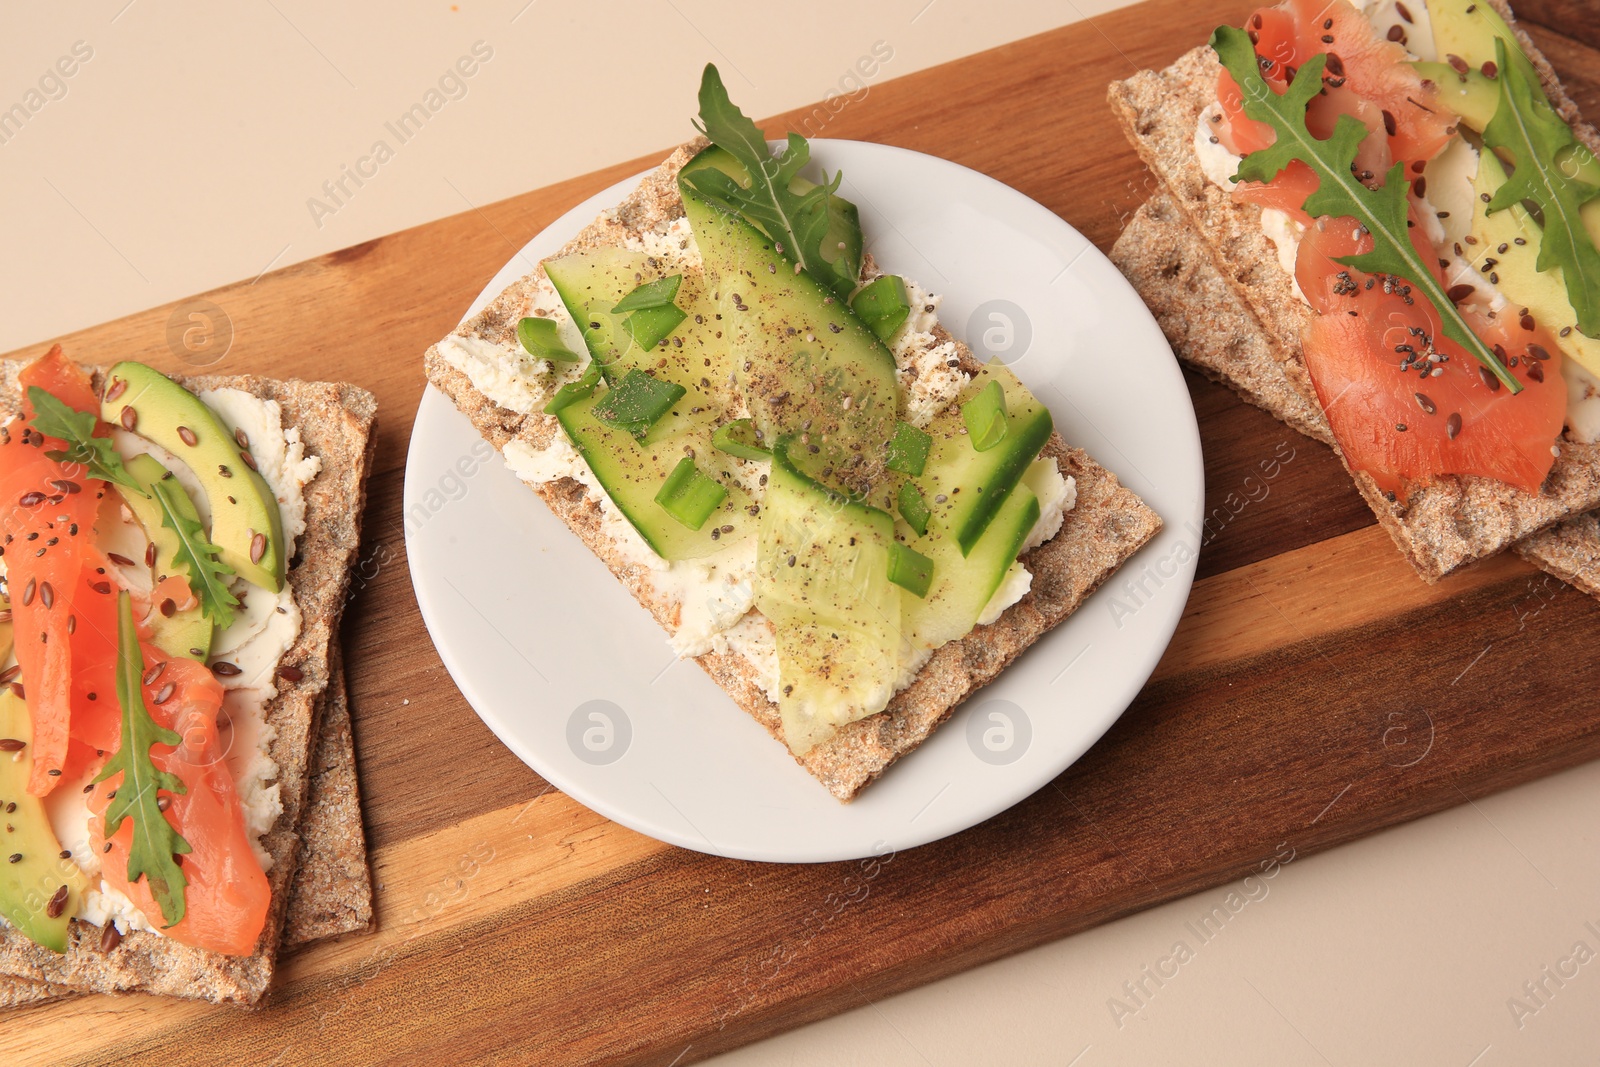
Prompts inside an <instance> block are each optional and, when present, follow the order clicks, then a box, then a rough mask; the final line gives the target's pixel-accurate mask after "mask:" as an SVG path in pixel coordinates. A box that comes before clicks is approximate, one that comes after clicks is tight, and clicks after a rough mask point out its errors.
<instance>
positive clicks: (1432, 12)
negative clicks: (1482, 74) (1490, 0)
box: [1428, 0, 1539, 114]
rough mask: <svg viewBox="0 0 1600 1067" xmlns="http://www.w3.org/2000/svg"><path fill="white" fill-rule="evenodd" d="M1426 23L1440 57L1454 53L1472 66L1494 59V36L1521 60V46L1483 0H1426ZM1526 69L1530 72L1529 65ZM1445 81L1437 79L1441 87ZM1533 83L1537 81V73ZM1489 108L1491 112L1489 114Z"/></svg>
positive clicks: (1475, 67)
mask: <svg viewBox="0 0 1600 1067" xmlns="http://www.w3.org/2000/svg"><path fill="white" fill-rule="evenodd" d="M1428 23H1429V25H1430V27H1431V28H1432V30H1433V44H1434V48H1435V50H1436V51H1437V53H1438V55H1440V56H1441V57H1447V56H1457V57H1459V58H1460V59H1462V60H1463V61H1465V63H1466V64H1467V66H1468V67H1470V68H1471V69H1472V70H1478V69H1480V68H1481V67H1482V66H1483V65H1484V64H1485V63H1492V62H1494V56H1495V53H1494V41H1495V38H1496V37H1499V38H1501V39H1502V40H1504V41H1505V42H1506V48H1507V49H1508V50H1509V51H1510V53H1511V54H1512V55H1513V56H1516V57H1517V58H1518V59H1519V60H1520V61H1521V62H1523V63H1526V62H1527V58H1526V57H1525V56H1523V55H1522V46H1521V45H1520V44H1518V43H1517V38H1516V35H1515V34H1513V33H1512V32H1511V27H1510V26H1507V25H1506V20H1505V19H1503V18H1501V17H1500V13H1499V12H1498V11H1496V10H1495V9H1494V8H1493V6H1491V5H1489V4H1487V3H1484V2H1482V0H1428ZM1529 73H1530V74H1532V69H1531V67H1530V69H1529ZM1444 84H1445V83H1444V82H1442V81H1441V82H1440V83H1439V85H1440V87H1441V88H1443V87H1444ZM1533 84H1535V85H1538V84H1539V79H1538V77H1537V76H1535V77H1534V78H1533ZM1492 113H1493V112H1492V110H1491V114H1492Z"/></svg>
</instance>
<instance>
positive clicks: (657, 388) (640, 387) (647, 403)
mask: <svg viewBox="0 0 1600 1067" xmlns="http://www.w3.org/2000/svg"><path fill="white" fill-rule="evenodd" d="M687 392H688V390H687V389H685V388H684V387H683V386H681V385H679V384H677V383H676V382H664V381H662V380H661V379H659V378H655V377H652V376H651V375H649V374H647V373H645V372H644V371H642V370H639V369H638V368H637V367H635V368H634V369H633V370H630V371H629V372H628V373H627V374H624V375H623V376H622V377H621V378H620V379H619V380H618V381H617V382H616V383H615V384H614V385H612V386H611V388H610V389H609V390H607V392H606V395H605V396H603V397H601V398H600V402H599V403H598V404H596V405H595V406H594V417H595V418H597V419H599V420H600V421H601V422H603V423H605V424H606V425H607V426H615V427H616V428H617V429H619V430H624V431H626V432H628V433H631V434H633V436H634V437H635V438H636V439H638V440H640V441H642V440H644V436H645V434H646V433H648V432H649V431H650V427H652V426H654V425H655V424H656V422H657V421H659V420H660V418H661V417H662V416H663V415H665V414H666V413H667V412H669V411H671V410H672V405H674V404H676V403H677V402H678V401H679V400H681V399H683V395H684V394H685V393H687Z"/></svg>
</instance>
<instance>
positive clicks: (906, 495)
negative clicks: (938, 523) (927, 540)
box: [895, 482, 933, 537]
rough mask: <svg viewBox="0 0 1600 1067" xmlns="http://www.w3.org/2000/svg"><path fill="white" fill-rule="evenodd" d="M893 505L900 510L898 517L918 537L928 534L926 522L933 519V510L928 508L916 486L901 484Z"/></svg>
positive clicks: (908, 483) (906, 483)
mask: <svg viewBox="0 0 1600 1067" xmlns="http://www.w3.org/2000/svg"><path fill="white" fill-rule="evenodd" d="M895 503H896V505H897V507H898V508H899V509H900V517H901V518H902V519H904V520H906V525H907V526H909V527H911V528H912V529H913V530H915V531H916V532H917V536H918V537H921V536H922V535H923V534H925V533H927V532H928V520H929V519H930V518H932V517H933V509H932V508H930V507H928V501H927V500H926V499H924V498H923V495H922V493H921V491H919V490H918V489H917V487H916V486H914V485H912V484H911V483H910V482H903V483H902V484H901V486H900V494H899V496H898V497H897V499H896V501H895Z"/></svg>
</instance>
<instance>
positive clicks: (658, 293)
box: [611, 274, 683, 315]
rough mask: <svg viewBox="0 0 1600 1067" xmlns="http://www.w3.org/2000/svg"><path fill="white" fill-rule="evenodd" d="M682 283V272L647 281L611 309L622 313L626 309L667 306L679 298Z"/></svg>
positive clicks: (634, 309) (616, 312)
mask: <svg viewBox="0 0 1600 1067" xmlns="http://www.w3.org/2000/svg"><path fill="white" fill-rule="evenodd" d="M682 284H683V275H681V274H674V275H672V276H671V277H669V278H657V279H656V280H655V281H653V282H645V283H644V284H643V285H641V286H639V288H637V289H635V290H634V291H633V292H631V293H629V294H628V295H627V296H625V297H623V298H622V299H621V300H620V301H618V302H617V306H616V307H614V308H612V309H611V314H613V315H620V314H622V313H623V312H624V311H639V310H642V309H644V308H658V307H665V306H666V305H668V304H670V303H672V302H673V300H675V299H677V296H678V286H680V285H682Z"/></svg>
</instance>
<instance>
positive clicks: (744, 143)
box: [682, 63, 856, 297]
mask: <svg viewBox="0 0 1600 1067" xmlns="http://www.w3.org/2000/svg"><path fill="white" fill-rule="evenodd" d="M695 129H697V130H699V131H700V132H701V133H703V134H704V135H705V136H706V137H708V138H710V140H711V143H712V144H714V145H716V146H717V147H718V148H720V149H722V150H723V151H724V152H727V153H728V154H729V155H730V156H732V157H733V158H734V159H736V160H738V161H739V163H740V165H742V166H743V167H744V169H745V172H746V173H747V174H748V175H749V176H750V185H749V186H748V187H746V186H742V185H740V184H739V183H738V182H737V181H735V180H734V179H733V178H731V177H729V176H728V175H727V174H725V173H724V172H723V171H721V170H718V169H717V168H715V167H703V168H699V169H696V170H694V171H691V172H688V173H685V174H684V175H683V176H682V181H683V182H684V183H685V184H686V185H688V186H689V187H690V188H691V189H693V190H694V191H695V192H696V193H698V194H700V195H701V196H702V197H704V198H705V199H707V200H709V201H711V202H712V203H713V204H715V205H716V206H718V207H719V208H721V209H722V210H724V211H728V212H731V213H733V214H736V215H740V216H743V217H744V218H745V219H747V220H749V221H750V222H751V223H753V224H754V225H756V226H757V227H759V228H760V229H761V231H762V232H763V233H765V234H766V235H767V236H768V237H770V238H772V240H773V242H774V244H775V247H776V249H777V251H778V252H779V253H780V254H782V255H783V256H784V257H785V258H786V259H788V260H789V261H790V262H791V263H797V264H799V265H800V267H801V268H802V269H803V270H805V271H806V272H807V273H808V274H810V275H811V276H812V277H813V278H815V279H816V280H817V281H819V282H821V283H822V284H824V285H826V286H828V287H829V288H831V289H833V290H834V291H835V292H837V293H838V294H839V295H840V296H842V297H848V296H849V295H850V293H851V291H852V290H854V289H855V287H856V279H855V277H853V276H850V277H847V276H846V275H849V274H851V271H850V268H849V265H848V264H844V263H843V262H842V260H841V263H840V265H839V266H837V267H836V266H835V265H834V264H833V263H830V262H829V260H828V258H827V257H826V256H825V255H824V254H823V245H824V242H825V241H826V239H827V236H828V226H829V215H828V200H829V198H830V197H831V196H833V194H834V193H836V192H837V191H838V189H839V181H840V178H841V175H840V174H838V173H835V174H834V176H833V178H832V179H829V178H828V177H827V175H826V174H824V175H823V181H822V184H820V185H818V186H816V187H814V188H812V189H809V190H807V191H806V192H804V193H796V192H794V191H793V190H791V189H790V188H789V183H790V182H791V181H793V180H794V179H795V178H796V177H798V176H799V174H800V171H801V170H802V169H804V167H805V166H806V164H807V163H809V162H810V161H811V146H810V144H808V143H807V141H806V139H805V138H804V137H801V136H800V135H799V134H797V133H791V134H790V135H789V142H788V145H787V146H786V147H785V148H784V150H783V151H782V152H780V153H779V154H778V155H776V156H774V155H773V154H772V149H771V148H770V147H769V146H768V145H767V139H766V136H765V135H764V134H763V133H762V132H761V128H760V127H758V126H757V125H756V124H755V123H754V122H752V121H751V120H750V119H749V118H748V117H747V116H746V115H745V114H744V113H743V112H742V111H740V110H739V109H738V108H737V107H736V106H735V105H734V103H733V101H732V100H730V99H729V98H728V90H727V88H726V87H725V86H724V85H723V84H722V76H721V75H720V74H718V73H717V68H716V66H715V65H713V64H710V63H707V64H706V69H705V72H704V74H703V75H702V76H701V79H700V119H699V121H698V122H696V123H695Z"/></svg>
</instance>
